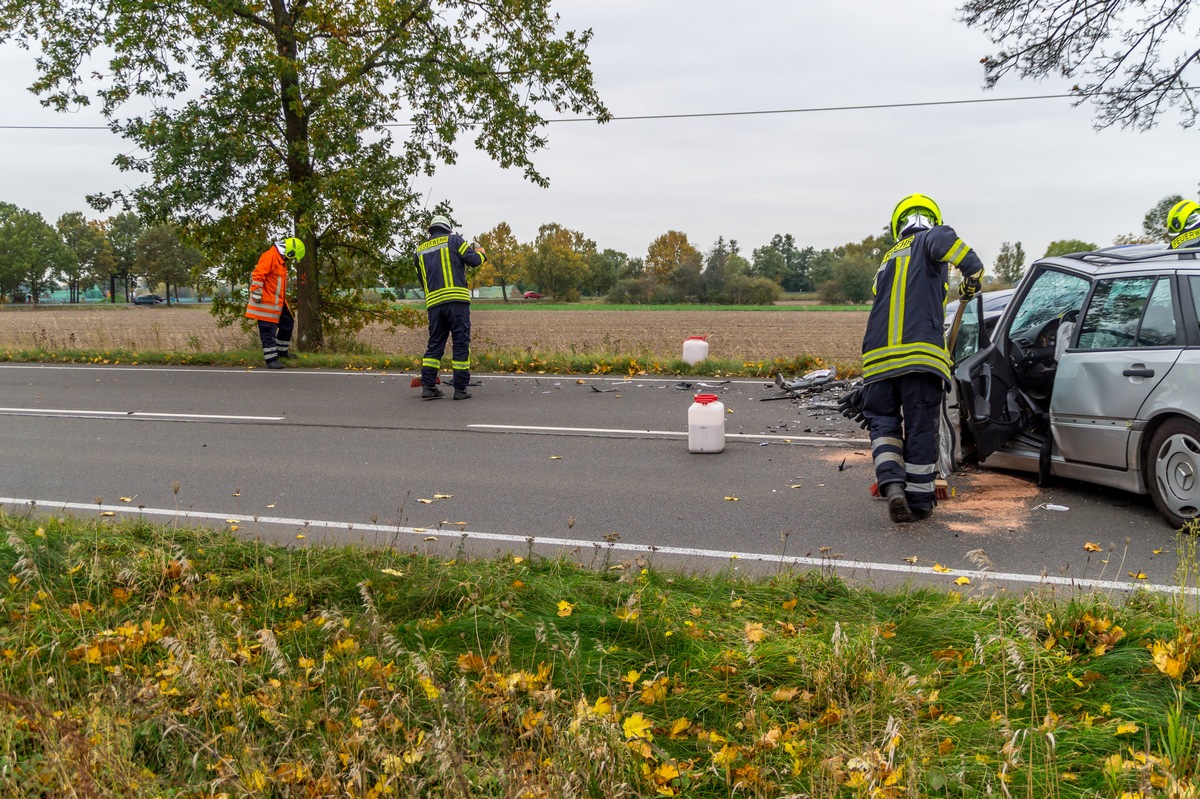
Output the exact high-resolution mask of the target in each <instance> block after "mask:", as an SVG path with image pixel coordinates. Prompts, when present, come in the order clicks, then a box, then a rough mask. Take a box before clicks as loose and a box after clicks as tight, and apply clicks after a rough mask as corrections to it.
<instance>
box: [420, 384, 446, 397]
mask: <svg viewBox="0 0 1200 799" xmlns="http://www.w3.org/2000/svg"><path fill="white" fill-rule="evenodd" d="M444 396H446V392H445V391H442V390H441V389H440V388H438V387H437V386H421V399H423V400H431V399H441V398H442V397H444Z"/></svg>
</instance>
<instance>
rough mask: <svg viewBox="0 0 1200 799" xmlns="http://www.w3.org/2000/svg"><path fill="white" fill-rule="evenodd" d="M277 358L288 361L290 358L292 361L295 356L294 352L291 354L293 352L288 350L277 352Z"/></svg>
mask: <svg viewBox="0 0 1200 799" xmlns="http://www.w3.org/2000/svg"><path fill="white" fill-rule="evenodd" d="M278 358H279V360H281V361H289V360H290V361H294V360H296V356H295V354H293V353H290V352H281V353H279V355H278Z"/></svg>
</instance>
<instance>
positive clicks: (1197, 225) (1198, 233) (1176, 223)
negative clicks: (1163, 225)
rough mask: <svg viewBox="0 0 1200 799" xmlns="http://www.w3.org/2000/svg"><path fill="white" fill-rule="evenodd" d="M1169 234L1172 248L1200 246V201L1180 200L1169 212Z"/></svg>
mask: <svg viewBox="0 0 1200 799" xmlns="http://www.w3.org/2000/svg"><path fill="white" fill-rule="evenodd" d="M1167 235H1168V236H1170V237H1171V249H1172V250H1180V249H1185V248H1192V247H1200V203H1197V202H1194V201H1193V200H1180V201H1179V202H1177V203H1175V205H1173V206H1172V207H1171V210H1170V212H1169V213H1168V214H1167Z"/></svg>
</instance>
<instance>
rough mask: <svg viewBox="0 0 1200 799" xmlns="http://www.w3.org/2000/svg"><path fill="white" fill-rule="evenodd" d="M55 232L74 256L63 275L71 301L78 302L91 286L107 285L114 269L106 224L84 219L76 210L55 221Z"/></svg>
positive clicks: (114, 264) (114, 262)
mask: <svg viewBox="0 0 1200 799" xmlns="http://www.w3.org/2000/svg"><path fill="white" fill-rule="evenodd" d="M57 227H58V233H59V235H60V236H62V240H63V243H64V244H66V245H67V249H69V250H70V251H71V252H72V253H73V254H74V256H75V260H74V262H73V263H72V264H71V266H70V267H69V268H68V269H67V270H66V271H65V272H64V273H63V275H62V276H63V277H64V278H66V281H67V289H68V291H69V292H70V298H71V302H79V300H80V295H81V294H82V293H83V290H84V289H85V288H87V287H89V286H93V285H102V286H104V285H107V283H108V277H109V275H111V274H112V272H113V269H115V268H116V260H115V259H114V258H113V252H112V245H111V244H110V243H109V241H108V230H107V225H106V224H105V223H104V222H102V221H99V220H95V219H87V218H86V217H84V215H83V213H82V212H80V211H71V212H69V213H65V214H63V215H62V216H61V217H59V219H58V223H57Z"/></svg>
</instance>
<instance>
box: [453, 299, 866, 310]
mask: <svg viewBox="0 0 1200 799" xmlns="http://www.w3.org/2000/svg"><path fill="white" fill-rule="evenodd" d="M471 307H473V308H475V309H476V310H481V311H502V310H503V311H689V312H697V311H700V312H703V311H771V312H779V313H807V312H809V311H869V310H871V306H870V305H636V304H623V303H611V304H610V303H605V302H589V301H584V302H552V301H546V300H511V301H509V302H504V301H503V300H472V301H471Z"/></svg>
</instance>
